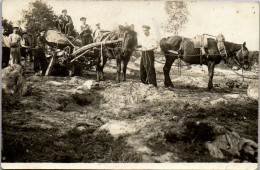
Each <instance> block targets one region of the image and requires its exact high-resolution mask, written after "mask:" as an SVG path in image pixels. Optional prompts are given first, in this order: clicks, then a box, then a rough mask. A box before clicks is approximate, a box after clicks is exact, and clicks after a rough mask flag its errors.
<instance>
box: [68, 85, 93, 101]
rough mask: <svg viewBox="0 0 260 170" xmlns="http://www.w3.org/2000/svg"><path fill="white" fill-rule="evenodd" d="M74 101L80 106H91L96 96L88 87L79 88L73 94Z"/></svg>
mask: <svg viewBox="0 0 260 170" xmlns="http://www.w3.org/2000/svg"><path fill="white" fill-rule="evenodd" d="M72 97H73V99H74V100H75V101H76V102H77V104H79V105H86V104H90V103H92V102H93V101H94V100H95V95H94V94H93V93H92V91H91V90H89V88H88V87H87V86H79V87H77V88H76V89H75V90H74V91H73V92H72Z"/></svg>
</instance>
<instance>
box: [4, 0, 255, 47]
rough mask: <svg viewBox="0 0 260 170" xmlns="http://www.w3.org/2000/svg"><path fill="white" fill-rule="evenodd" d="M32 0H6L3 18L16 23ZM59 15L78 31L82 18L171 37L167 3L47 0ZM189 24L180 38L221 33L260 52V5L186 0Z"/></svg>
mask: <svg viewBox="0 0 260 170" xmlns="http://www.w3.org/2000/svg"><path fill="white" fill-rule="evenodd" d="M30 1H31V0H3V2H2V8H3V9H2V16H3V17H4V18H6V19H8V20H11V21H13V22H14V23H16V21H17V20H18V19H20V18H21V12H22V10H24V9H28V4H29V2H30ZM44 1H46V2H47V3H48V4H49V5H50V6H52V7H53V10H54V12H55V13H56V14H57V15H59V14H61V11H62V9H67V10H68V15H70V16H71V17H72V20H73V23H74V26H75V28H76V29H79V27H80V24H81V22H80V20H79V19H80V17H82V16H84V17H86V18H87V23H88V24H89V25H91V27H92V28H94V27H95V24H96V23H101V27H102V28H103V29H108V30H112V29H115V28H117V27H118V25H119V24H125V23H128V24H134V25H135V29H136V31H137V32H138V34H139V35H140V34H142V25H144V24H146V25H150V26H151V33H152V34H153V35H154V36H156V38H157V39H158V41H159V40H160V39H161V38H163V37H165V36H169V34H166V33H165V32H164V31H163V29H162V28H161V26H162V25H163V24H164V23H165V22H166V21H167V15H166V12H165V9H164V3H165V2H164V1H140V0H139V1H116V0H114V1H93V0H92V1H87V0H44ZM186 3H187V5H188V10H189V12H190V15H189V16H188V19H189V22H188V23H187V24H186V25H185V28H184V29H183V30H182V31H180V32H179V35H181V36H185V37H190V38H191V37H194V36H196V35H200V34H204V33H205V34H211V35H218V34H220V33H222V34H223V35H224V36H225V39H226V40H227V41H231V42H235V43H239V44H242V43H243V42H246V44H247V45H246V46H247V47H248V48H249V50H259V3H258V2H227V1H195V2H194V1H193V2H192V1H187V2H186Z"/></svg>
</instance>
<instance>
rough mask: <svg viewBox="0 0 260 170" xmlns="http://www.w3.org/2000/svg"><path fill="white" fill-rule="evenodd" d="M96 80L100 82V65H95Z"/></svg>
mask: <svg viewBox="0 0 260 170" xmlns="http://www.w3.org/2000/svg"><path fill="white" fill-rule="evenodd" d="M96 74H97V82H100V67H99V66H98V65H97V66H96Z"/></svg>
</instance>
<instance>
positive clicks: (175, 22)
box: [163, 1, 189, 35]
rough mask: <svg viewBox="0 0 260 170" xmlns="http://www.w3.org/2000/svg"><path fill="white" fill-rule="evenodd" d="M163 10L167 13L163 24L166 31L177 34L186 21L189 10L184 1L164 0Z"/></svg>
mask: <svg viewBox="0 0 260 170" xmlns="http://www.w3.org/2000/svg"><path fill="white" fill-rule="evenodd" d="M165 11H166V13H167V15H168V20H167V23H166V24H165V25H164V26H163V28H164V29H165V31H166V32H170V33H174V34H176V35H178V32H179V31H180V30H182V29H183V28H184V25H185V24H186V23H187V22H188V15H189V11H188V10H187V4H186V3H185V2H184V1H166V2H165Z"/></svg>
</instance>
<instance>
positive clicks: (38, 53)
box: [34, 29, 51, 76]
mask: <svg viewBox="0 0 260 170" xmlns="http://www.w3.org/2000/svg"><path fill="white" fill-rule="evenodd" d="M45 32H46V30H45V29H42V30H41V31H40V36H39V37H38V38H37V44H36V49H35V50H34V71H35V72H37V71H39V70H40V68H39V66H40V67H41V70H42V75H43V76H44V75H45V72H46V70H47V67H48V64H47V58H46V56H45V46H46V44H47V45H49V46H51V43H49V42H48V41H47V40H46V38H45ZM36 74H37V75H38V73H36Z"/></svg>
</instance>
